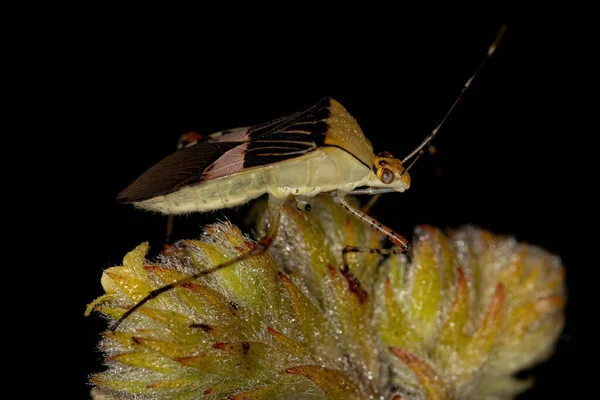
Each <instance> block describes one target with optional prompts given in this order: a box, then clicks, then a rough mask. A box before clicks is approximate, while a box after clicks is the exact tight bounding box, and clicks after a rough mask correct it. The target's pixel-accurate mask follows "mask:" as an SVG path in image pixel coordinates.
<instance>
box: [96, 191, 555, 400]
mask: <svg viewBox="0 0 600 400" xmlns="http://www.w3.org/2000/svg"><path fill="white" fill-rule="evenodd" d="M267 214H268V211H267V209H266V207H265V205H264V204H259V205H257V206H256V207H255V209H254V210H253V212H252V213H251V215H252V217H251V218H252V220H253V221H254V224H255V230H256V231H257V233H258V234H260V233H263V232H264V230H265V224H266V221H268V215H267ZM345 245H352V246H358V247H370V248H377V247H381V246H382V245H385V242H382V240H381V238H380V237H379V236H378V235H377V234H376V233H375V232H374V231H372V230H371V229H370V228H369V227H367V226H365V225H364V224H363V223H361V222H360V221H358V220H356V219H355V218H353V217H350V216H348V214H346V213H345V211H344V210H343V209H342V208H341V207H339V206H337V205H335V204H333V202H332V201H331V200H330V199H328V198H322V199H315V200H313V202H312V211H310V212H305V211H299V210H297V208H296V207H295V204H290V205H286V206H285V207H284V210H283V212H282V216H281V227H280V230H279V234H278V238H277V240H276V241H275V243H274V245H273V247H272V248H271V250H270V252H269V253H267V254H264V255H261V256H257V257H254V258H251V259H249V260H247V261H244V262H241V263H239V264H237V265H234V266H232V267H228V268H225V269H222V270H220V271H218V272H215V273H213V274H210V275H208V276H205V277H203V278H200V279H198V280H196V281H194V282H193V283H189V284H186V285H183V286H181V287H177V288H175V289H173V290H169V291H167V292H164V293H163V294H161V295H159V296H158V297H156V298H155V299H152V300H150V301H149V302H147V303H146V304H144V305H143V306H142V307H140V308H139V309H138V310H136V311H135V312H134V313H132V314H131V315H130V316H129V317H128V318H127V319H125V320H124V322H123V323H122V324H121V325H120V326H119V327H118V329H117V330H116V331H111V330H107V331H106V332H104V333H103V334H102V339H101V341H100V343H99V348H100V349H101V351H102V352H103V354H104V357H105V363H106V370H105V371H104V372H100V373H97V374H94V375H92V376H91V377H90V382H91V384H93V386H94V389H93V390H92V393H93V396H94V397H95V398H97V399H394V400H399V399H511V398H514V397H515V396H516V395H517V394H518V393H520V392H522V391H523V390H525V389H526V388H528V387H529V386H530V385H531V384H532V382H531V380H519V379H517V378H515V373H517V372H519V371H521V370H523V369H526V368H530V367H531V366H533V365H535V364H537V363H539V362H541V361H543V360H545V359H546V358H548V357H549V356H550V355H551V353H552V351H553V348H554V345H555V342H556V339H557V336H558V335H559V334H560V332H561V330H562V327H563V321H564V304H565V288H564V269H563V267H562V265H561V262H560V260H559V259H558V258H557V257H555V256H553V255H550V254H548V253H546V252H545V251H543V250H541V249H539V248H537V247H534V246H530V245H525V244H520V243H518V242H516V241H515V240H514V239H513V238H510V237H502V236H495V235H493V234H491V233H490V232H487V231H484V230H481V229H477V228H474V227H463V228H461V229H458V230H455V231H452V232H449V233H448V234H444V233H442V232H441V231H440V230H438V229H436V228H433V227H430V226H419V227H417V228H416V229H415V231H414V235H413V238H412V249H411V252H410V253H409V254H408V255H407V256H404V255H393V256H385V257H384V256H381V255H378V254H375V253H352V254H349V255H348V264H349V269H348V270H346V269H344V268H343V267H342V264H343V262H342V249H343V247H344V246H345ZM252 247H253V241H252V240H250V239H249V238H248V237H246V236H244V235H242V233H241V232H240V230H239V229H238V228H236V227H235V226H232V225H231V224H229V223H227V222H225V223H218V224H215V225H212V226H209V227H208V228H207V229H206V232H205V234H204V235H203V237H202V238H201V239H200V240H185V241H182V242H180V243H179V244H178V245H177V246H176V247H175V248H173V249H171V251H170V252H169V255H164V254H163V255H160V256H158V257H157V258H156V259H153V260H149V259H147V258H146V256H147V253H148V244H147V243H143V244H141V245H139V246H138V247H137V248H135V249H134V250H133V251H131V252H130V253H128V254H127V255H126V256H125V258H124V259H123V265H122V266H116V267H112V268H108V269H107V270H106V271H105V272H104V274H103V275H102V279H101V283H102V286H103V288H104V290H105V294H104V295H102V296H101V297H99V298H98V299H96V300H95V301H93V302H92V303H91V304H90V305H89V306H88V309H87V314H89V313H90V312H91V311H92V310H96V311H97V312H99V313H101V314H103V315H104V316H106V317H107V318H108V319H109V323H110V322H114V321H115V320H116V319H118V318H119V317H120V316H121V315H122V314H123V313H124V312H125V311H126V310H128V309H129V308H131V307H132V306H133V305H135V304H136V302H139V301H140V300H141V299H142V298H144V296H146V295H147V294H148V293H149V292H150V291H151V290H152V289H155V288H158V287H161V286H164V285H166V284H169V283H171V282H174V281H176V280H178V279H181V278H183V277H185V276H187V275H189V274H192V273H194V272H196V271H198V270H199V269H204V268H210V267H211V266H213V265H217V264H219V263H222V262H223V261H226V260H228V259H230V258H232V257H235V256H238V255H239V254H241V253H243V252H246V251H248V250H249V249H251V248H252Z"/></svg>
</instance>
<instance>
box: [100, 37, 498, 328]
mask: <svg viewBox="0 0 600 400" xmlns="http://www.w3.org/2000/svg"><path fill="white" fill-rule="evenodd" d="M504 31H505V27H504V26H503V27H502V28H501V29H500V31H499V33H498V35H497V37H496V39H495V41H494V42H493V43H492V45H491V46H490V48H489V49H488V53H487V57H486V58H485V59H484V61H483V62H482V63H481V64H480V66H479V68H478V69H477V70H476V71H475V73H474V74H473V75H472V76H471V78H470V79H469V80H468V81H467V82H466V84H465V85H464V87H463V89H462V91H461V93H460V95H459V96H458V98H457V99H456V100H455V102H454V103H453V105H452V106H451V108H450V110H449V111H448V112H447V113H446V115H445V116H444V118H443V119H442V121H441V122H440V123H439V124H438V125H437V127H436V128H435V129H434V130H433V131H432V132H431V133H430V134H429V135H428V136H427V137H426V138H425V140H423V142H422V143H421V144H420V145H419V146H418V147H417V148H416V149H415V150H413V151H412V152H411V153H410V154H409V155H407V156H406V157H404V158H403V159H399V158H395V157H393V156H392V155H391V154H390V153H388V152H382V153H378V154H375V153H374V152H373V147H372V145H371V143H370V142H369V140H368V139H367V138H366V137H365V135H364V134H363V132H362V130H361V128H360V126H359V125H358V123H357V121H356V120H355V119H354V118H353V117H352V116H351V115H350V113H349V112H348V111H347V110H346V109H345V108H344V107H343V106H342V105H341V104H340V103H338V102H337V101H335V100H333V99H331V98H323V99H321V100H320V101H319V102H318V103H317V104H316V105H314V106H312V107H310V108H309V109H307V110H304V111H301V112H297V113H294V114H292V115H289V116H286V117H283V118H279V119H276V120H274V121H271V122H268V123H264V124H260V125H255V126H251V127H244V128H236V129H229V130H225V131H221V132H217V133H214V134H212V135H210V136H207V137H206V138H203V139H200V140H197V141H195V142H192V143H189V144H187V145H186V146H184V147H183V148H181V149H180V150H178V151H176V152H175V153H173V154H171V155H169V156H167V157H166V158H164V159H163V160H162V161H160V162H158V163H157V164H156V165H154V166H153V167H151V168H150V169H148V170H147V171H146V172H144V173H143V174H142V175H141V176H140V177H139V178H138V179H136V180H135V181H134V182H133V183H131V184H130V185H129V186H128V187H127V188H126V189H125V190H123V191H122V192H121V193H120V194H119V195H118V197H117V200H118V201H119V202H123V203H132V204H134V205H135V206H136V207H138V208H141V209H145V210H150V211H157V212H160V213H163V214H167V215H175V214H184V213H191V212H205V211H210V210H217V209H222V208H227V207H233V206H237V205H240V204H243V203H246V202H248V201H250V200H252V199H255V198H257V197H259V196H262V195H264V194H267V195H268V208H269V216H270V217H269V218H270V220H269V227H268V229H267V233H266V234H265V235H264V237H262V238H260V239H259V240H258V242H257V243H256V245H255V247H254V248H253V249H252V250H250V251H248V252H247V253H244V254H242V255H240V256H238V257H236V258H233V259H231V260H229V261H226V262H224V263H222V264H220V265H217V266H214V267H212V268H209V269H205V270H203V271H199V272H197V273H195V274H193V275H190V276H188V277H186V278H184V279H181V280H179V281H177V282H173V283H171V284H169V285H166V286H163V287H160V288H158V289H156V290H153V291H152V292H150V293H149V294H148V295H147V296H146V297H145V298H144V299H142V300H141V301H140V302H138V303H137V304H136V305H135V306H133V307H132V308H130V309H129V310H127V311H126V312H125V313H124V314H123V315H122V316H121V318H120V319H119V320H118V321H117V322H116V323H115V324H114V325H113V327H112V328H111V329H113V330H114V329H116V328H117V327H118V326H119V324H120V323H121V322H122V321H123V320H125V319H126V318H127V317H128V316H129V315H131V313H133V312H134V311H135V310H136V309H138V308H139V307H140V306H142V305H143V304H145V303H146V302H148V301H149V300H151V299H153V298H155V297H156V296H158V295H160V294H161V293H163V292H165V291H167V290H170V289H172V288H174V287H177V286H180V285H184V284H186V283H189V282H192V281H193V280H195V279H197V278H199V277H200V276H204V275H208V274H210V273H213V272H215V271H217V270H220V269H222V268H226V267H228V266H231V265H233V264H235V263H238V262H240V261H243V260H245V259H247V258H249V257H253V256H255V255H259V254H262V253H264V252H265V251H266V250H267V249H268V248H269V247H270V246H271V244H272V243H273V241H274V240H275V238H276V236H277V231H278V228H279V219H280V210H281V208H282V206H283V205H284V203H285V202H286V201H287V200H288V199H289V198H294V199H295V200H296V203H297V205H298V207H299V208H304V209H305V210H307V211H309V210H310V199H311V198H313V197H314V196H317V195H321V194H326V195H330V196H332V197H333V200H334V201H335V202H336V203H337V204H339V205H340V206H342V207H344V208H345V209H346V210H347V211H348V212H349V213H351V214H352V215H354V216H355V217H357V218H359V219H360V220H362V221H363V222H365V223H367V224H369V225H370V226H372V227H373V228H375V229H376V230H378V231H379V232H380V233H381V234H383V235H384V236H385V237H386V238H387V239H388V240H389V241H391V242H392V243H393V244H394V245H396V246H398V247H399V249H400V251H401V252H403V253H406V252H407V251H408V249H409V242H408V241H407V240H406V239H405V238H404V237H402V236H401V235H399V234H397V233H396V232H394V231H393V230H392V229H390V228H388V227H387V226H385V225H383V224H381V223H380V222H378V221H376V220H375V219H373V218H371V217H370V216H368V215H367V214H366V213H365V212H363V211H361V210H360V209H357V208H355V207H353V206H352V205H350V204H349V203H348V202H347V201H346V200H345V197H346V196H348V195H358V194H368V195H375V194H382V193H390V192H404V191H405V190H407V189H408V188H409V187H410V175H409V173H408V170H409V169H410V167H411V166H412V165H413V164H414V162H415V161H416V160H417V159H418V158H419V156H420V155H421V154H423V152H424V148H425V147H426V146H427V145H428V144H429V143H430V142H431V140H432V139H433V138H434V137H435V135H436V134H437V132H438V130H439V128H440V126H441V125H442V124H443V123H444V121H445V120H446V118H447V117H448V115H449V114H450V113H451V112H452V110H453V109H454V107H455V106H456V104H457V103H458V101H459V100H460V99H461V98H462V96H463V94H464V92H465V91H466V89H467V88H468V87H469V85H470V83H471V81H472V80H473V78H474V77H475V76H476V74H477V72H478V71H479V70H480V69H481V67H482V66H483V65H484V63H485V61H486V60H487V59H488V58H489V57H490V56H491V55H492V54H493V53H494V51H495V49H496V47H497V45H498V43H499V41H500V39H501V37H502V36H503V34H504ZM411 159H412V160H413V161H412V163H411V164H410V165H408V166H406V167H405V165H406V163H407V162H408V161H410V160H411ZM359 251H368V252H377V253H380V254H392V253H397V252H398V251H397V250H395V249H361V248H356V247H346V248H345V249H344V250H343V255H344V266H345V268H347V261H346V253H349V252H359Z"/></svg>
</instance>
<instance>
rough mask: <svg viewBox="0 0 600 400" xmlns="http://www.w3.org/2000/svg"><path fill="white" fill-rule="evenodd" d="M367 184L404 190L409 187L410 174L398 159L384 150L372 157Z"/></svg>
mask: <svg viewBox="0 0 600 400" xmlns="http://www.w3.org/2000/svg"><path fill="white" fill-rule="evenodd" d="M367 186H369V187H377V188H390V189H394V190H396V191H398V192H404V191H405V190H406V189H408V188H409V187H410V175H409V174H408V172H405V171H404V167H403V166H402V162H401V161H400V160H399V159H397V158H395V157H394V156H392V155H391V154H390V153H388V152H387V151H384V152H383V153H379V154H377V155H375V157H374V158H373V168H372V171H371V175H370V176H369V181H368V183H367Z"/></svg>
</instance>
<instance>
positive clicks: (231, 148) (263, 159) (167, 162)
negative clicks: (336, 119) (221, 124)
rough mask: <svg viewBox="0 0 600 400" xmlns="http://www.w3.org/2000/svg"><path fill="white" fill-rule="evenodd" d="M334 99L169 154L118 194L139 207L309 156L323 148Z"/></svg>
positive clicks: (212, 137)
mask: <svg viewBox="0 0 600 400" xmlns="http://www.w3.org/2000/svg"><path fill="white" fill-rule="evenodd" d="M329 104H330V100H329V98H324V99H322V100H321V101H319V103H317V104H316V105H315V106H313V107H311V108H309V109H308V110H305V111H302V112H298V113H295V114H292V115H290V116H287V117H283V118H280V119H277V120H275V121H272V122H268V123H265V124H260V125H256V126H252V127H249V128H237V129H233V130H229V131H223V132H217V133H216V134H213V135H211V136H209V137H207V138H206V139H204V140H201V141H198V142H196V143H194V144H192V145H190V146H187V147H184V148H183V149H181V150H178V151H176V152H175V153H173V154H171V155H169V156H167V157H166V158H164V159H163V160H162V161H160V162H159V163H158V164H156V165H154V166H153V167H151V168H150V169H148V170H147V171H146V172H144V173H143V174H142V175H141V176H140V177H139V178H137V179H136V180H135V181H134V182H133V183H131V184H130V185H129V186H128V187H127V188H125V189H124V190H123V191H122V192H121V193H119V195H118V196H117V201H119V202H122V203H135V202H139V201H143V200H147V199H150V198H152V197H156V196H162V195H166V194H169V193H173V192H176V191H177V190H179V189H182V188H184V187H187V186H191V185H195V184H199V183H202V182H206V181H208V180H212V179H217V178H223V177H225V176H228V175H232V174H234V173H239V172H242V171H244V170H247V169H248V168H256V167H260V166H265V165H269V164H273V163H277V162H281V161H285V160H288V159H291V158H295V157H299V156H301V155H303V154H306V153H308V152H310V151H312V150H314V149H316V148H317V147H318V146H320V145H322V144H323V139H324V137H325V134H326V132H327V123H326V122H325V120H326V119H327V117H328V116H329V109H328V107H329Z"/></svg>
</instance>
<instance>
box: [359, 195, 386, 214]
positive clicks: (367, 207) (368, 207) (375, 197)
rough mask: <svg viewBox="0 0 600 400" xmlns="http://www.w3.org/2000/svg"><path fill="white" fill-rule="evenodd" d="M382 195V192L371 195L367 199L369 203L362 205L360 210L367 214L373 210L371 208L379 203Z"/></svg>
mask: <svg viewBox="0 0 600 400" xmlns="http://www.w3.org/2000/svg"><path fill="white" fill-rule="evenodd" d="M380 197H381V193H378V194H376V195H373V196H371V198H370V199H369V201H367V204H365V205H364V206H362V207H361V208H360V211H362V212H364V213H365V214H368V213H369V211H370V210H371V208H372V207H373V206H374V205H375V203H377V201H378V200H379V198H380Z"/></svg>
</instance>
